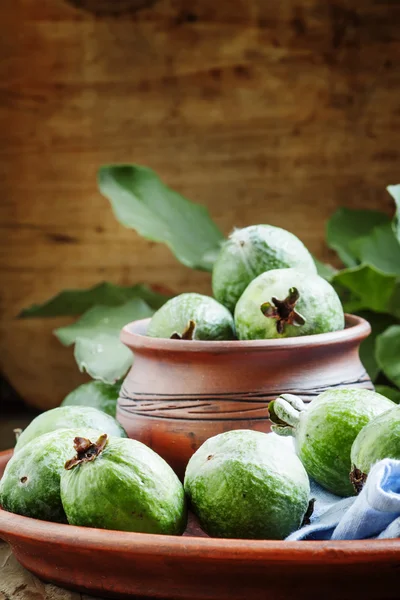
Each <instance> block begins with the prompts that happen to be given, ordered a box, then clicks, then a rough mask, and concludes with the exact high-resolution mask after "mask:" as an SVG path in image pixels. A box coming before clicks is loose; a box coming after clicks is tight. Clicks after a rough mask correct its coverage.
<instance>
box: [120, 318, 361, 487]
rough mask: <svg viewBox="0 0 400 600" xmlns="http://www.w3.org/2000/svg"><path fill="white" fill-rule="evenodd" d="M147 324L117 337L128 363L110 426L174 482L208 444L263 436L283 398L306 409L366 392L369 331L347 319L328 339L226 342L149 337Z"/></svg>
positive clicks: (127, 329)
mask: <svg viewBox="0 0 400 600" xmlns="http://www.w3.org/2000/svg"><path fill="white" fill-rule="evenodd" d="M148 323H149V319H145V320H141V321H135V322H133V323H130V324H128V325H126V326H125V327H124V328H123V330H122V332H121V340H122V341H123V342H124V344H126V346H128V348H130V349H131V350H132V352H134V354H135V360H134V364H133V367H132V369H131V370H130V372H129V373H128V375H127V377H126V379H125V381H124V383H123V385H122V388H121V394H120V398H119V401H118V410H117V419H118V420H119V421H120V422H121V423H122V425H123V426H124V427H125V429H126V430H127V432H128V434H129V436H130V437H133V438H135V439H138V440H140V441H142V442H144V443H145V444H147V445H148V446H150V447H151V448H153V450H155V451H156V452H157V453H158V454H160V455H161V456H162V457H163V458H164V459H165V460H166V461H167V462H168V463H169V464H170V465H171V466H172V468H173V469H174V470H175V471H176V472H177V473H178V475H179V476H180V477H182V476H183V474H184V470H185V468H186V465H187V462H188V460H189V458H190V456H191V455H192V454H193V452H195V451H196V450H197V448H198V447H199V446H200V445H201V444H202V443H203V442H204V441H205V440H206V439H208V438H209V437H211V436H213V435H216V434H218V433H222V432H224V431H229V430H231V429H255V430H258V431H264V432H268V431H269V430H270V421H269V418H268V404H269V402H270V401H271V400H273V399H275V398H276V396H278V395H279V394H281V393H283V392H290V393H293V394H298V395H299V396H301V397H302V398H303V400H304V401H305V402H309V401H310V400H311V399H312V398H314V397H315V396H317V395H318V394H320V393H321V392H323V391H324V390H327V389H329V388H340V387H360V388H368V389H373V385H372V383H371V380H370V379H369V377H368V375H367V373H366V371H365V369H364V367H363V366H362V364H361V362H360V358H359V346H360V343H361V342H362V341H363V340H364V339H365V338H366V337H367V336H368V335H369V333H370V331H371V328H370V325H369V323H368V322H367V321H365V320H364V319H362V318H361V317H356V316H354V315H346V328H345V329H344V330H342V331H335V332H332V333H323V334H318V335H312V336H304V337H298V338H288V339H281V340H251V341H228V342H202V341H185V340H169V339H158V338H150V337H147V336H146V329H147V325H148Z"/></svg>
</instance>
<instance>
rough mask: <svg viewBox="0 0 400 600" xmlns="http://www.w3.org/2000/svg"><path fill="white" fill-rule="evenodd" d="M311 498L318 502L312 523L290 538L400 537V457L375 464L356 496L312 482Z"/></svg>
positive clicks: (288, 538)
mask: <svg viewBox="0 0 400 600" xmlns="http://www.w3.org/2000/svg"><path fill="white" fill-rule="evenodd" d="M311 498H315V500H316V502H315V506H314V513H313V515H312V516H311V523H310V525H306V526H305V527H302V528H301V529H299V530H298V531H295V532H294V533H292V534H291V535H290V536H289V537H287V538H286V539H287V540H290V541H293V540H361V539H368V538H379V539H383V538H397V537H400V460H392V459H388V458H386V459H384V460H381V461H380V462H378V463H376V465H374V467H373V468H372V469H371V471H370V473H369V475H368V479H367V482H366V484H365V486H364V488H363V490H362V492H361V493H360V495H359V496H357V497H351V498H339V497H338V496H335V495H334V494H330V493H329V492H326V491H325V490H323V489H322V488H321V487H320V486H319V485H317V484H316V483H315V482H311Z"/></svg>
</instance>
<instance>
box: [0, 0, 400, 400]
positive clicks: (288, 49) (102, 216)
mask: <svg viewBox="0 0 400 600" xmlns="http://www.w3.org/2000/svg"><path fill="white" fill-rule="evenodd" d="M77 4H79V6H80V8H78V7H77ZM116 4H117V3H115V2H110V1H109V0H102V1H101V2H100V1H99V2H94V1H91V0H79V1H78V0H76V1H75V2H73V1H70V2H68V1H67V0H57V1H54V0H43V1H42V2H40V3H39V4H38V3H37V2H36V1H35V0H14V2H3V3H2V6H1V7H0V22H1V24H2V26H3V27H2V31H3V33H2V38H1V40H0V52H1V55H2V61H1V62H0V81H1V85H0V131H1V135H2V141H3V143H2V144H1V147H0V155H1V160H0V181H1V192H2V200H1V209H2V217H1V221H0V226H1V227H0V230H1V235H0V272H1V277H2V283H3V285H2V290H1V292H0V312H1V315H2V316H1V319H0V366H1V368H2V369H3V370H4V372H5V373H6V375H7V376H8V377H9V378H10V380H12V382H13V384H14V385H15V386H16V387H17V389H18V391H19V392H20V393H21V394H22V395H23V396H24V397H25V398H26V399H27V400H28V401H30V402H33V403H35V404H37V403H39V404H40V405H41V406H49V405H56V404H57V403H58V402H59V401H60V400H61V399H62V396H63V395H64V394H65V393H66V391H68V389H69V387H71V386H73V385H75V384H76V383H77V382H78V381H81V377H80V375H79V374H78V373H76V369H75V366H74V362H73V360H72V358H71V356H70V354H71V353H70V351H68V350H65V349H63V348H60V347H59V346H58V344H57V342H56V341H55V340H52V339H51V337H50V336H51V328H52V327H54V326H55V323H54V322H52V323H50V322H45V321H43V322H35V323H27V322H18V323H16V322H15V321H14V320H13V319H12V317H13V316H14V315H15V314H16V313H17V312H18V311H19V310H20V309H21V308H22V307H23V306H26V305H29V304H31V303H33V302H40V301H43V300H45V299H46V298H48V297H49V296H51V295H53V294H55V293H57V292H58V291H59V290H61V289H63V288H65V287H87V286H89V285H93V284H94V283H96V282H98V281H101V280H104V279H108V280H110V281H114V282H116V283H123V284H128V283H134V282H136V281H147V282H149V283H160V282H162V283H168V284H169V285H170V286H171V287H172V288H173V289H175V290H176V291H178V292H179V291H184V290H190V289H196V290H199V291H203V292H205V293H209V291H210V283H209V276H208V275H207V274H203V273H194V272H191V271H190V270H188V269H186V268H185V267H183V266H181V265H178V264H177V263H176V261H175V259H174V258H173V257H172V256H171V254H170V253H169V251H166V250H165V248H163V247H160V246H157V245H155V244H151V243H149V242H147V241H145V240H142V239H141V238H139V237H138V236H137V235H136V234H135V233H133V232H130V231H127V230H125V229H124V228H123V227H121V226H120V225H119V224H118V223H116V222H115V220H114V218H113V216H112V213H111V210H110V207H109V206H108V203H107V201H105V200H104V199H103V198H102V197H101V196H100V194H99V193H98V191H97V188H96V179H95V178H96V171H97V168H98V167H99V165H101V164H103V163H110V162H126V161H132V162H138V163H142V164H146V165H149V166H151V167H152V168H154V169H155V170H156V171H157V172H159V173H160V175H161V176H162V177H163V178H164V179H165V181H166V182H167V183H168V184H170V185H171V186H173V187H175V188H176V189H178V190H179V191H181V192H182V193H183V194H185V195H186V196H187V197H189V198H191V199H193V200H195V201H197V202H201V203H204V204H206V205H207V206H208V207H209V209H210V212H211V213H212V215H213V216H214V218H215V220H216V221H217V223H218V224H219V226H220V227H221V228H222V230H223V231H224V232H225V233H228V232H229V231H230V230H231V229H232V227H233V226H239V227H240V226H245V225H248V224H252V223H257V222H269V223H272V224H275V225H279V226H282V227H286V228H288V229H289V230H291V231H293V232H294V233H296V234H297V235H298V236H299V237H301V239H302V240H303V241H304V242H305V243H306V244H307V245H308V246H309V248H310V250H311V251H312V252H314V253H315V254H317V255H318V256H319V257H320V258H322V259H323V260H331V259H332V253H330V252H329V250H328V249H327V248H326V247H325V245H324V241H323V236H324V226H325V222H326V219H327V218H329V216H330V215H331V214H332V212H333V211H334V210H335V209H336V208H337V207H338V206H341V205H346V206H349V207H354V208H370V209H372V208H380V209H382V210H385V211H386V212H388V214H391V212H392V210H393V208H392V203H391V199H390V197H389V196H388V195H387V194H386V192H385V190H384V188H385V186H386V185H387V184H389V183H397V182H398V164H399V144H398V138H399V132H400V104H399V100H398V94H397V92H396V90H398V89H399V84H400V71H399V69H398V68H397V64H398V61H399V58H400V41H399V37H398V28H399V23H400V5H399V3H398V2H391V1H390V0H387V1H386V2H379V3H377V2H374V1H373V0H365V1H361V0H357V1H356V2H354V1H353V2H348V1H345V0H339V1H338V2H335V3H330V2H324V1H323V0H299V1H294V0H282V1H281V2H280V3H277V4H276V5H274V7H273V8H271V3H270V2H267V0H238V1H237V2H235V6H234V7H233V6H232V3H231V2H228V1H227V0H221V1H220V2H215V0H202V1H201V2H200V1H193V0H192V1H191V2H188V1H186V0H158V1H154V2H144V4H145V7H144V8H139V7H140V6H142V4H143V2H142V0H141V1H140V2H139V0H136V1H135V0H124V2H118V5H119V7H120V8H119V11H120V14H119V15H110V6H111V7H112V6H114V8H115V6H116ZM23 357H24V360H23Z"/></svg>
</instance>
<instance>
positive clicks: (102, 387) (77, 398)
mask: <svg viewBox="0 0 400 600" xmlns="http://www.w3.org/2000/svg"><path fill="white" fill-rule="evenodd" d="M120 389H121V383H120V382H119V383H115V384H109V383H103V382H102V381H90V382H89V383H84V384H82V385H80V386H79V387H77V388H76V389H75V390H73V391H72V392H70V393H69V394H68V396H66V397H65V398H64V400H63V401H62V403H61V406H91V407H92V408H97V409H98V410H102V411H103V412H105V413H107V414H108V415H111V417H115V415H116V413H117V401H118V396H119V392H120Z"/></svg>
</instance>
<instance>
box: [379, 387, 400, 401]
mask: <svg viewBox="0 0 400 600" xmlns="http://www.w3.org/2000/svg"><path fill="white" fill-rule="evenodd" d="M375 391H376V392H378V394H382V396H386V398H389V400H392V402H395V403H396V404H400V390H398V389H396V388H393V387H390V386H389V385H376V386H375Z"/></svg>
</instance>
